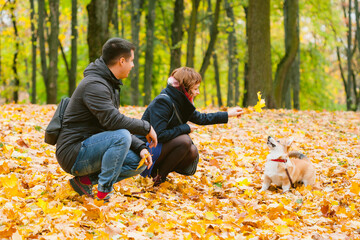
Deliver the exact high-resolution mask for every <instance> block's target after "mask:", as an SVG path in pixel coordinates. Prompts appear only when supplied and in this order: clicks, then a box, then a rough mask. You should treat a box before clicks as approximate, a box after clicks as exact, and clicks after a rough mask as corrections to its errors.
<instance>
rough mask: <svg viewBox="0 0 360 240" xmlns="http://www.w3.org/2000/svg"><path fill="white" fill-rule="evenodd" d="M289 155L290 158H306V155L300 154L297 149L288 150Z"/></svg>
mask: <svg viewBox="0 0 360 240" xmlns="http://www.w3.org/2000/svg"><path fill="white" fill-rule="evenodd" d="M289 157H291V158H300V159H307V157H306V155H304V154H302V153H301V152H298V151H291V152H289Z"/></svg>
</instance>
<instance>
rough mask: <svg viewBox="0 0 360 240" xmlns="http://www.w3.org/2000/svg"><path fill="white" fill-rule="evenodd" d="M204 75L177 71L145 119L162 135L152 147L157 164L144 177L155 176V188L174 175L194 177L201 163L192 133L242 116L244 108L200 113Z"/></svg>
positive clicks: (180, 69) (187, 70)
mask: <svg viewBox="0 0 360 240" xmlns="http://www.w3.org/2000/svg"><path fill="white" fill-rule="evenodd" d="M200 83H201V76H200V74H199V73H197V72H196V71H195V70H194V69H192V68H188V67H181V68H177V69H175V70H174V71H173V72H172V73H171V76H170V77H169V79H168V85H167V87H166V88H165V89H164V90H162V91H161V93H160V94H159V95H158V96H157V97H156V98H155V99H154V100H153V101H152V102H151V103H150V104H149V106H148V107H147V109H146V110H145V112H144V115H143V116H142V119H143V120H146V121H148V122H150V124H151V125H152V126H153V128H154V129H155V132H156V134H157V136H158V145H157V147H156V148H150V150H149V152H150V153H151V154H152V159H153V165H152V167H151V168H150V169H147V170H145V171H144V172H143V173H142V174H141V175H142V176H151V177H153V178H154V179H153V180H154V186H157V185H159V184H161V183H162V182H164V181H165V180H166V176H167V175H168V174H169V173H170V172H173V171H175V172H177V173H180V174H183V175H193V174H194V173H195V172H196V167H197V164H198V161H199V153H198V150H197V148H196V146H195V145H194V144H193V142H192V140H191V138H190V137H189V135H188V134H189V133H190V132H192V131H194V130H195V129H196V128H197V127H196V126H195V125H193V124H190V123H187V122H188V121H190V122H192V123H196V124H199V125H209V124H217V123H227V122H228V118H229V117H235V116H237V117H240V116H241V114H242V109H241V108H239V107H236V108H233V109H231V110H229V111H228V112H217V113H208V114H206V113H200V112H198V111H196V108H195V106H194V98H195V97H196V96H197V95H199V94H200V91H199V87H200Z"/></svg>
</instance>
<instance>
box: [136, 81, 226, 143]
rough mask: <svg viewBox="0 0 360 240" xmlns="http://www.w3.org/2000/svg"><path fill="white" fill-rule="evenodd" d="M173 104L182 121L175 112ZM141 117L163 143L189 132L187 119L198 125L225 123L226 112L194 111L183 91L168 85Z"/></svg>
mask: <svg viewBox="0 0 360 240" xmlns="http://www.w3.org/2000/svg"><path fill="white" fill-rule="evenodd" d="M173 104H174V105H175V107H176V109H177V112H178V114H179V117H180V119H181V122H182V123H181V122H180V120H179V119H178V118H177V116H176V114H175V111H174V107H173ZM141 119H143V120H146V121H148V122H150V124H151V126H152V127H153V128H154V130H155V132H156V134H157V137H158V141H159V142H160V143H164V142H167V141H169V140H171V139H174V138H176V137H177V136H179V135H182V134H188V133H190V126H189V125H188V124H186V122H187V121H190V122H192V123H196V124H199V125H209V124H216V123H227V122H228V113H227V112H216V113H200V112H198V111H196V108H195V107H194V105H193V104H192V103H191V102H190V101H189V99H188V98H187V97H186V95H185V94H184V93H183V92H180V91H179V90H177V89H176V88H174V87H172V86H170V85H168V86H167V87H166V88H165V89H163V90H162V91H161V93H160V94H159V95H158V96H157V97H156V98H155V99H154V100H153V101H152V102H151V103H150V104H149V106H148V107H147V108H146V110H145V112H144V114H143V116H142V118H141Z"/></svg>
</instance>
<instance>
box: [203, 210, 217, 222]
mask: <svg viewBox="0 0 360 240" xmlns="http://www.w3.org/2000/svg"><path fill="white" fill-rule="evenodd" d="M205 218H206V219H207V220H210V221H213V220H215V219H216V216H215V213H214V212H206V213H205Z"/></svg>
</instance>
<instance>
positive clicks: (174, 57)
mask: <svg viewBox="0 0 360 240" xmlns="http://www.w3.org/2000/svg"><path fill="white" fill-rule="evenodd" d="M183 22H184V0H176V1H175V5H174V20H173V22H172V24H171V48H170V53H171V57H170V73H171V72H172V71H173V70H174V69H175V68H178V67H180V66H181V44H182V40H183V34H184V32H183Z"/></svg>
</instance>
